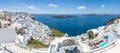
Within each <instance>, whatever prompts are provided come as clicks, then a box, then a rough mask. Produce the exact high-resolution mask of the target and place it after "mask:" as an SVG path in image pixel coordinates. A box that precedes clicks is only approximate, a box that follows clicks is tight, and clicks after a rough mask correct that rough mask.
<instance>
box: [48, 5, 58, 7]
mask: <svg viewBox="0 0 120 53" xmlns="http://www.w3.org/2000/svg"><path fill="white" fill-rule="evenodd" d="M48 6H49V7H59V6H58V5H56V4H49V5H48Z"/></svg>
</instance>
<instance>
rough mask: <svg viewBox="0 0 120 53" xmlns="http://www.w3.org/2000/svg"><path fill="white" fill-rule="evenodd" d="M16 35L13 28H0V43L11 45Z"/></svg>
mask: <svg viewBox="0 0 120 53" xmlns="http://www.w3.org/2000/svg"><path fill="white" fill-rule="evenodd" d="M16 35H17V34H16V32H15V28H0V43H13V42H15V39H16Z"/></svg>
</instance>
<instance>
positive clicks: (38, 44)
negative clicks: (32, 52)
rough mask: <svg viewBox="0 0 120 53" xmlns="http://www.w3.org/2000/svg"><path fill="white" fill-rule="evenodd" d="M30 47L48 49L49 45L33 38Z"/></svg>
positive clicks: (30, 40) (29, 42) (29, 41)
mask: <svg viewBox="0 0 120 53" xmlns="http://www.w3.org/2000/svg"><path fill="white" fill-rule="evenodd" d="M27 45H28V46H31V47H35V48H47V47H49V45H47V44H44V43H42V42H41V41H39V40H35V39H34V38H33V37H32V36H31V37H30V39H29V40H28V43H27Z"/></svg>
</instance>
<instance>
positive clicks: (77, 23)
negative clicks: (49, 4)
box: [33, 14, 117, 36]
mask: <svg viewBox="0 0 120 53" xmlns="http://www.w3.org/2000/svg"><path fill="white" fill-rule="evenodd" d="M53 15H56V14H33V16H34V17H35V19H36V20H37V21H39V22H42V23H43V24H45V25H48V26H49V27H52V28H56V29H58V30H60V31H62V32H64V33H68V34H69V35H70V36H76V35H78V34H82V33H86V31H87V30H89V29H93V28H97V27H99V26H103V25H105V23H106V22H107V21H108V20H110V19H112V18H114V17H117V15H110V16H98V15H97V16H86V15H80V14H70V15H72V16H75V17H73V18H59V19H58V18H53V17H52V16H53ZM59 15H61V14H59Z"/></svg>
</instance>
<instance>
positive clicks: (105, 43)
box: [99, 42, 108, 47]
mask: <svg viewBox="0 0 120 53" xmlns="http://www.w3.org/2000/svg"><path fill="white" fill-rule="evenodd" d="M106 45H108V42H102V43H100V45H99V46H100V47H104V46H106Z"/></svg>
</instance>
